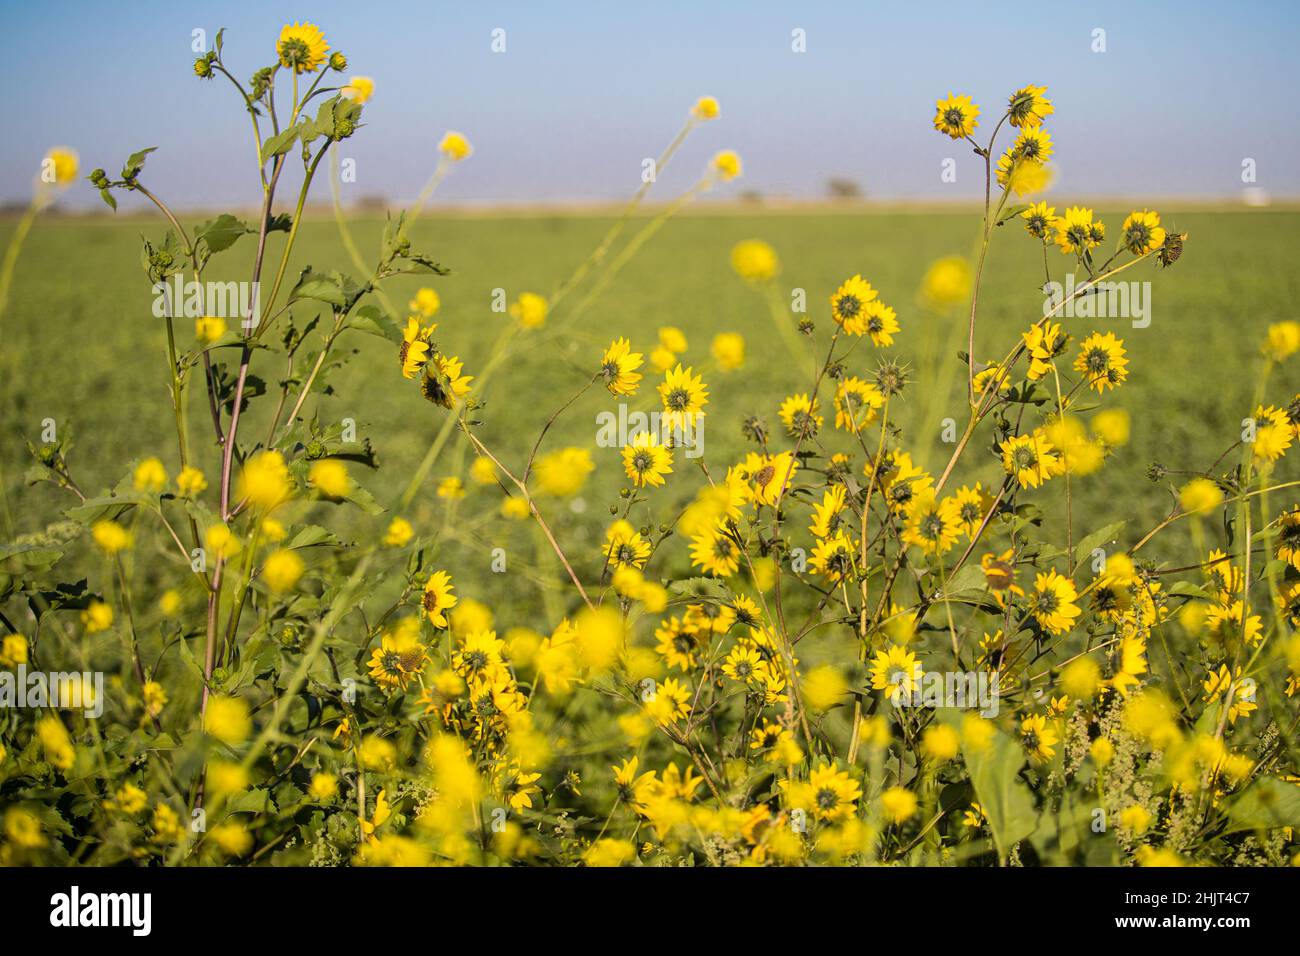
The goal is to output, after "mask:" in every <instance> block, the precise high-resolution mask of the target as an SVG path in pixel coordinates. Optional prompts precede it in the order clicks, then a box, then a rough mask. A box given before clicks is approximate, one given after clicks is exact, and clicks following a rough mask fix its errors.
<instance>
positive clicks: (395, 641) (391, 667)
mask: <svg viewBox="0 0 1300 956" xmlns="http://www.w3.org/2000/svg"><path fill="white" fill-rule="evenodd" d="M413 620H414V619H413ZM424 662H425V652H424V648H423V647H421V646H420V643H419V641H418V639H417V638H416V635H415V633H414V632H413V631H412V630H411V629H409V628H398V629H397V631H396V632H395V633H389V634H384V635H383V637H381V638H380V641H379V647H376V648H375V649H374V650H373V651H372V652H371V654H370V676H371V677H373V678H374V679H375V683H377V684H379V686H380V687H382V688H384V689H385V690H394V689H397V690H406V685H407V684H409V683H410V682H411V678H412V677H414V676H415V675H416V673H418V672H419V670H420V669H421V668H422V667H423V666H424Z"/></svg>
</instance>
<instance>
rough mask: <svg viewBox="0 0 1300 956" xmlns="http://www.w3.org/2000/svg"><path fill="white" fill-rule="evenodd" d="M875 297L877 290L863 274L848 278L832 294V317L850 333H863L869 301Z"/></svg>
mask: <svg viewBox="0 0 1300 956" xmlns="http://www.w3.org/2000/svg"><path fill="white" fill-rule="evenodd" d="M875 297H876V290H875V289H873V288H871V283H869V282H867V281H866V280H864V279H863V278H862V276H860V275H855V276H853V278H851V279H846V280H845V281H844V282H843V284H841V285H840V287H839V288H838V289H836V290H835V292H834V293H833V294H832V295H831V318H833V319H834V320H835V324H836V325H838V326H839V327H840V328H842V329H843V330H844V331H845V332H847V333H848V334H849V335H861V334H862V333H863V332H865V331H866V325H865V324H864V317H865V310H866V306H867V303H868V302H870V301H871V300H872V299H874V298H875Z"/></svg>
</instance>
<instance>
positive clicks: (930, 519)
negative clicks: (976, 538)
mask: <svg viewBox="0 0 1300 956" xmlns="http://www.w3.org/2000/svg"><path fill="white" fill-rule="evenodd" d="M960 532H961V514H960V508H959V506H958V504H957V501H956V499H954V498H942V499H940V498H937V497H936V496H935V493H934V492H933V491H932V490H929V489H927V490H926V491H924V492H922V493H921V494H919V495H916V496H914V497H913V498H912V500H911V502H910V503H909V504H908V506H907V523H906V525H904V527H903V535H902V540H903V541H904V543H906V544H910V545H914V546H915V547H918V548H920V549H921V550H922V551H923V552H925V553H926V554H936V553H937V554H943V553H944V552H945V551H947V550H948V549H950V548H951V547H952V546H953V545H954V544H956V543H957V535H958V534H959V533H960Z"/></svg>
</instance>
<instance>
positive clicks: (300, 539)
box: [285, 524, 339, 548]
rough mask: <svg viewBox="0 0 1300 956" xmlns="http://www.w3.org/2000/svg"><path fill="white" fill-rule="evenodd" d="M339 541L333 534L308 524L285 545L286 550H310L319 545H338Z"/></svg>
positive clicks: (316, 525) (318, 526)
mask: <svg viewBox="0 0 1300 956" xmlns="http://www.w3.org/2000/svg"><path fill="white" fill-rule="evenodd" d="M338 542H339V539H338V538H337V537H335V535H334V532H332V531H329V530H327V529H325V528H322V527H321V526H320V525H318V524H309V525H307V526H306V527H305V528H302V529H301V530H299V532H298V533H297V534H295V535H294V536H293V537H292V538H291V539H290V540H289V543H288V544H286V545H285V547H286V548H312V547H315V546H316V545H321V544H330V545H333V544H338Z"/></svg>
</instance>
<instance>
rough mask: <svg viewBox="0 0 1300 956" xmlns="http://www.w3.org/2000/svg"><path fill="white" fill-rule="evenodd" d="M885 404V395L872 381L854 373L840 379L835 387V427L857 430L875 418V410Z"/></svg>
mask: <svg viewBox="0 0 1300 956" xmlns="http://www.w3.org/2000/svg"><path fill="white" fill-rule="evenodd" d="M884 404H885V396H884V395H882V394H881V393H880V389H879V388H877V387H876V386H875V384H874V383H873V382H867V381H863V380H862V379H860V378H858V377H857V376H856V375H852V376H850V377H849V378H845V379H841V380H840V383H839V386H838V387H837V388H836V389H835V427H836V428H843V429H844V430H846V431H850V432H855V433H856V432H857V431H859V430H860V429H862V428H865V427H866V426H867V425H870V424H871V423H872V422H874V421H875V420H876V410H877V409H878V408H880V407H882V406H883V405H884Z"/></svg>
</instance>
